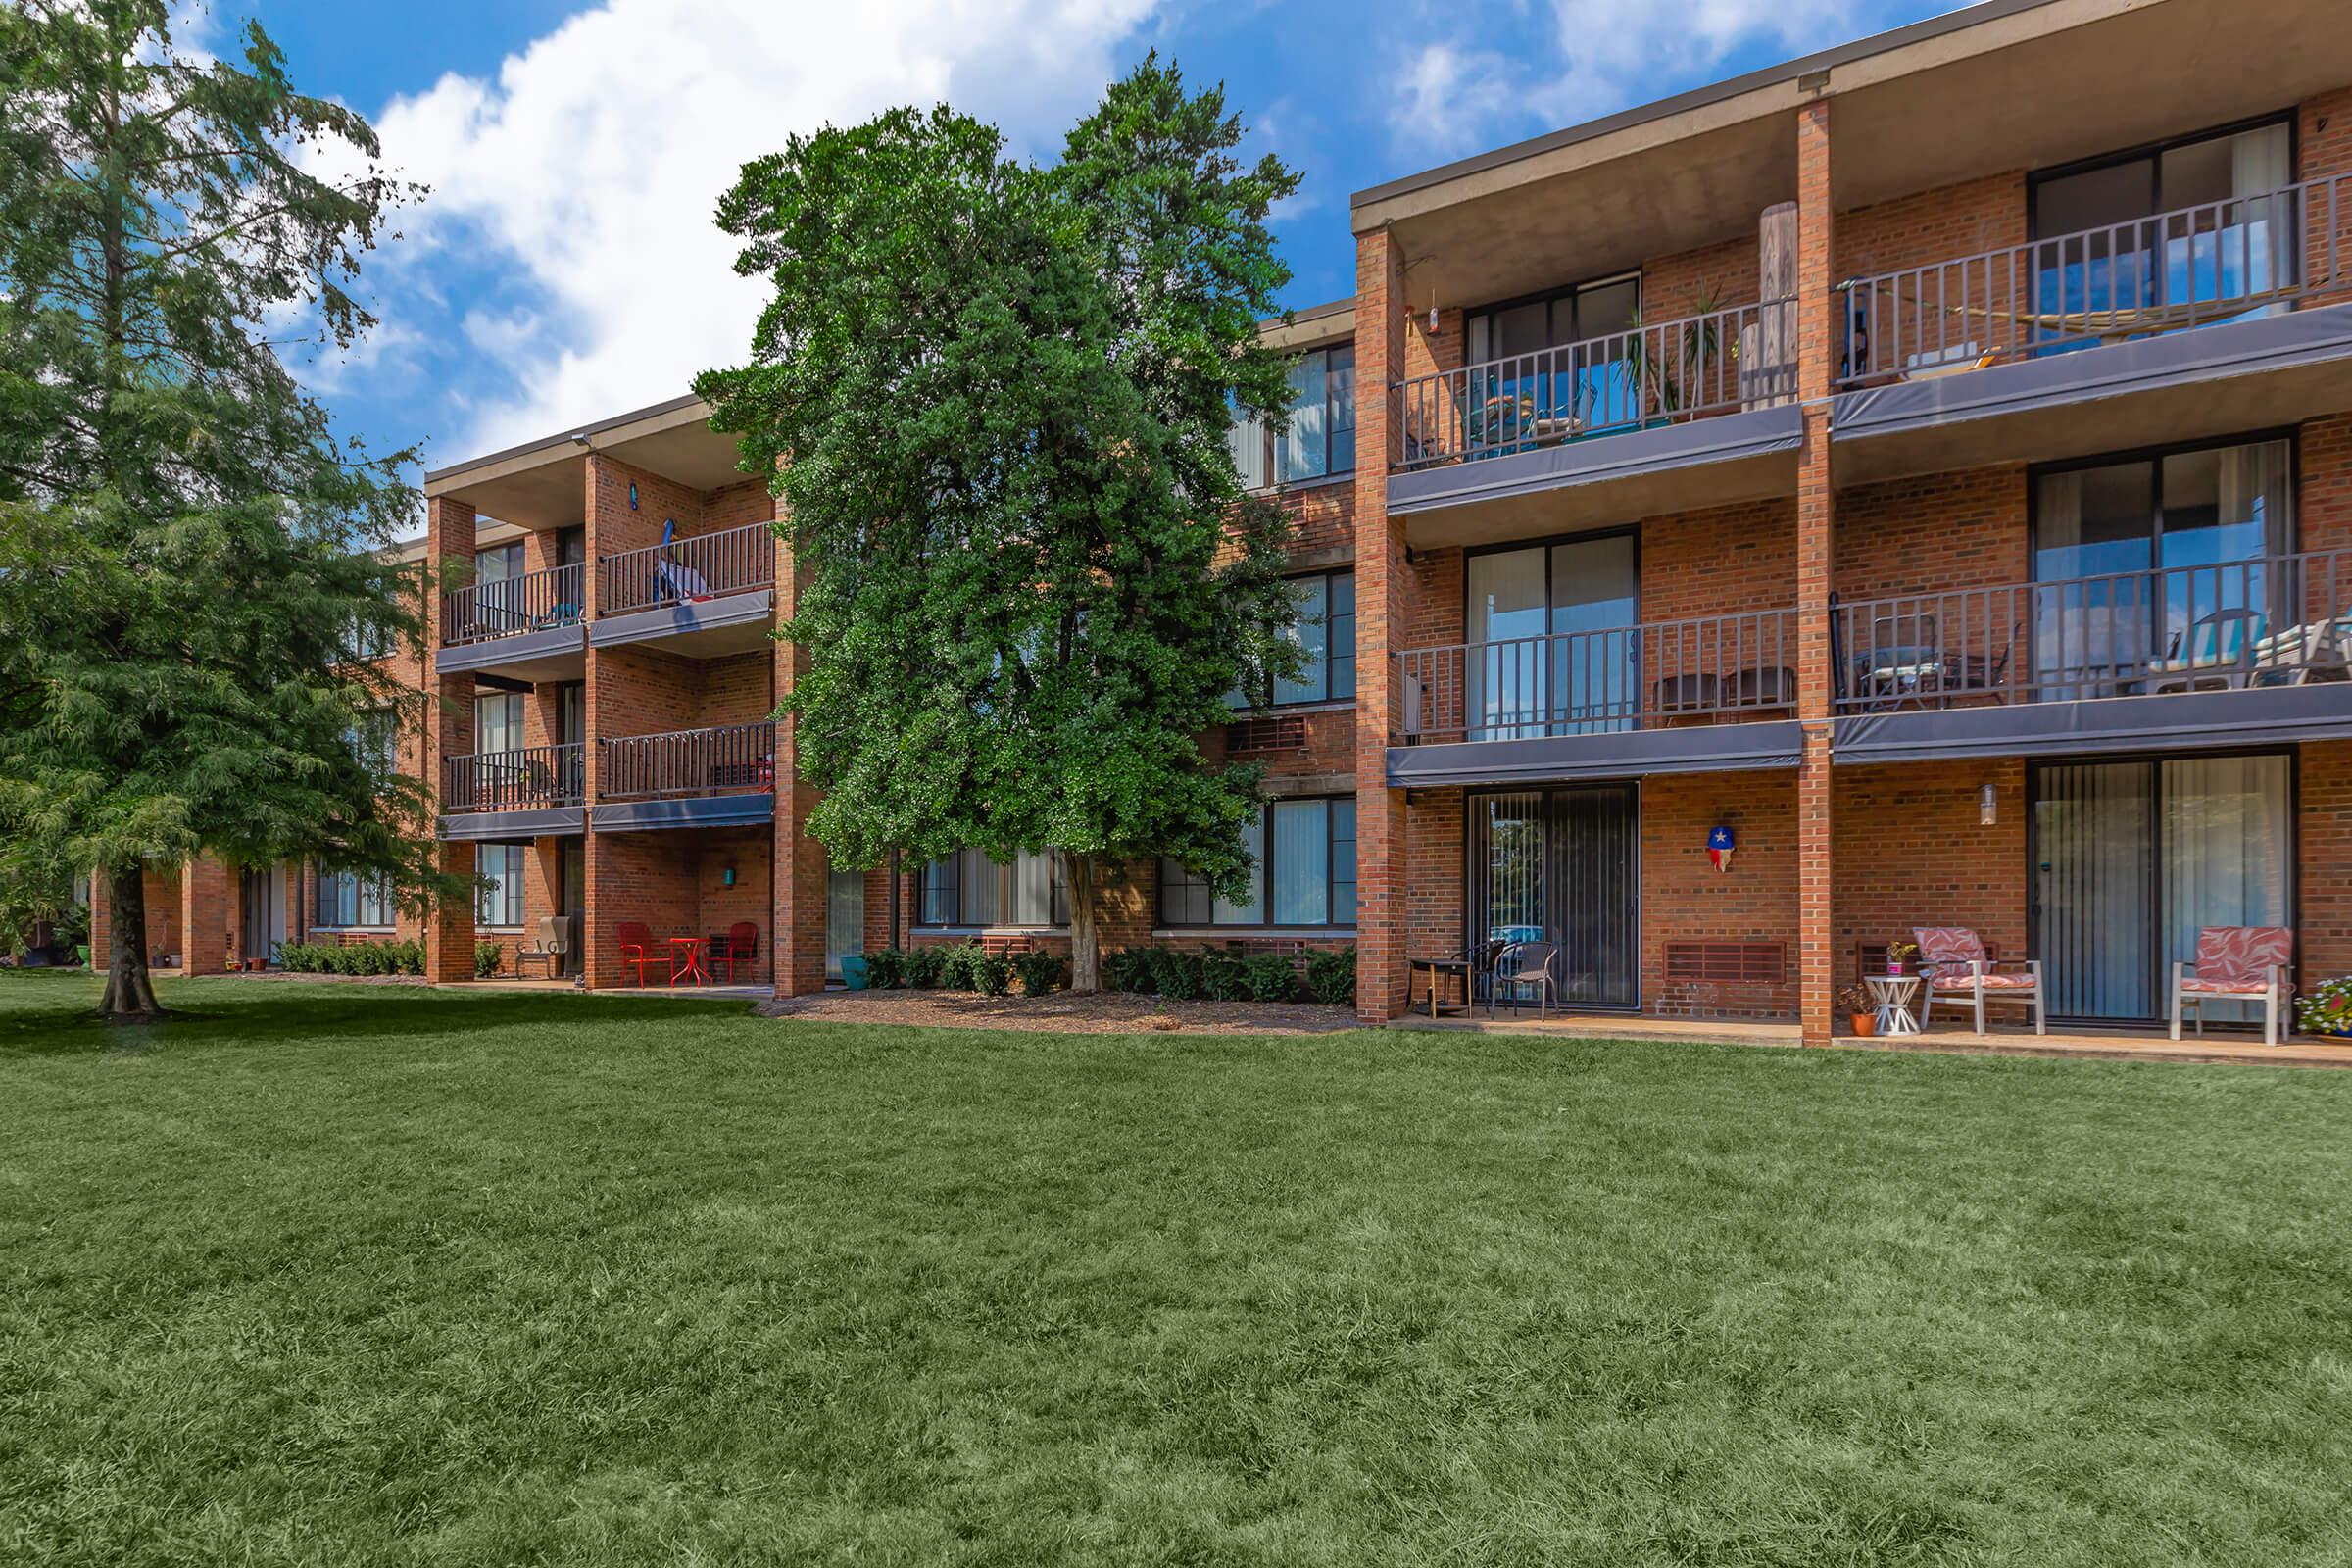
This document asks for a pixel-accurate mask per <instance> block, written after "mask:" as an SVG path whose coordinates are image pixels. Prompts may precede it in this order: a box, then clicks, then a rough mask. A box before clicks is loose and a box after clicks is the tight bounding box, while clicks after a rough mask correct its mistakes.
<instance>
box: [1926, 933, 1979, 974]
mask: <svg viewBox="0 0 2352 1568" xmlns="http://www.w3.org/2000/svg"><path fill="white" fill-rule="evenodd" d="M1911 934H1912V935H1913V936H1914V937H1916V938H1918V939H1919V956H1920V959H1921V961H1922V962H1925V963H1935V964H1943V965H1946V966H1949V967H1955V968H1959V969H1963V970H1965V969H1966V968H1967V967H1968V966H1969V965H1970V964H1972V963H1981V962H1983V961H1984V958H1985V944H1984V943H1982V942H1979V941H1978V940H1977V934H1976V933H1975V932H1974V931H1971V930H1970V929H1969V928H1968V927H1966V926H1964V925H1923V926H1918V927H1915V928H1914V929H1913V930H1912V932H1911Z"/></svg>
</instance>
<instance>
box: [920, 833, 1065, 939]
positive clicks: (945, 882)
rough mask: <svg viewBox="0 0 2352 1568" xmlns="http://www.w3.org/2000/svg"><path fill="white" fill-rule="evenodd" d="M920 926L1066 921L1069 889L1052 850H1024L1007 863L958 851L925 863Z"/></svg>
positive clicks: (1048, 923)
mask: <svg viewBox="0 0 2352 1568" xmlns="http://www.w3.org/2000/svg"><path fill="white" fill-rule="evenodd" d="M916 912H917V915H918V919H917V920H916V923H917V924H918V925H945V926H967V925H968V926H992V925H1066V924H1068V923H1069V918H1070V899H1069V889H1068V888H1067V887H1066V886H1065V885H1064V884H1063V882H1062V879H1061V864H1060V860H1059V858H1057V857H1056V856H1055V855H1054V852H1053V851H1051V850H1029V851H1023V852H1022V853H1021V855H1020V856H1019V857H1017V858H1015V859H1014V860H1013V861H1012V863H1010V864H1009V865H1007V864H1004V863H1001V862H999V861H996V860H992V859H990V858H988V857H987V856H986V855H983V854H982V853H981V852H980V851H978V850H958V851H956V853H955V854H954V855H950V856H946V857H943V858H940V859H937V860H933V861H932V862H931V863H930V864H928V865H926V866H924V867H923V881H922V897H921V900H920V901H919V903H918V904H917V905H916Z"/></svg>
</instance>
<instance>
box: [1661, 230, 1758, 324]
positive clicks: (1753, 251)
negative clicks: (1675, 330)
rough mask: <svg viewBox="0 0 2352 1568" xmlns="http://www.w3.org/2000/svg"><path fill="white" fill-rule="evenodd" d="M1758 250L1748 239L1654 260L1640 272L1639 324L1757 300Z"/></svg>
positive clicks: (1744, 236)
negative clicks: (1640, 304) (1641, 321)
mask: <svg viewBox="0 0 2352 1568" xmlns="http://www.w3.org/2000/svg"><path fill="white" fill-rule="evenodd" d="M1760 248H1761V247H1760V246H1759V245H1758V243H1757V240H1756V236H1755V235H1754V234H1752V233H1749V234H1742V235H1741V236H1740V237H1739V238H1738V239H1727V240H1725V241H1723V242H1722V243H1721V244H1717V245H1705V246H1701V247H1699V248H1698V249H1696V250H1689V251H1680V252H1677V253H1676V254H1674V255H1672V256H1659V257H1654V258H1652V259H1651V260H1649V261H1647V262H1644V263H1643V264H1642V320H1643V321H1644V322H1647V323H1650V324H1653V325H1654V324H1658V323H1662V322H1666V321H1675V320H1680V319H1683V318H1685V317H1689V316H1695V315H1697V314H1698V313H1699V311H1700V309H1701V308H1702V307H1704V308H1706V309H1709V310H1729V309H1730V308H1731V307H1733V306H1736V305H1753V304H1755V303H1756V302H1757V300H1758V299H1759V298H1760V297H1761V294H1762V289H1761V286H1760V285H1761V282H1762V278H1761V272H1762V270H1763V267H1762V262H1761V260H1760V257H1759V251H1760Z"/></svg>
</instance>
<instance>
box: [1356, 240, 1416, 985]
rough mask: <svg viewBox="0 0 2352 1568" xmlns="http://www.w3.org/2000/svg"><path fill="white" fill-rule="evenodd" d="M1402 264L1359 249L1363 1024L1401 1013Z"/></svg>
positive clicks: (1359, 933)
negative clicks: (1397, 737)
mask: <svg viewBox="0 0 2352 1568" xmlns="http://www.w3.org/2000/svg"><path fill="white" fill-rule="evenodd" d="M1403 267H1404V260H1403V257H1402V255H1401V254H1400V253H1399V251H1398V249H1397V242H1396V240H1395V238H1394V237H1393V236H1391V235H1390V234H1389V233H1388V231H1387V230H1385V229H1384V230H1381V231H1379V232H1376V233H1370V234H1360V235H1358V236H1356V247H1355V443H1356V445H1355V450H1356V469H1355V648H1356V659H1355V671H1356V674H1355V879H1356V881H1355V889H1356V891H1355V939H1356V950H1355V951H1356V980H1355V1011H1356V1016H1357V1017H1358V1018H1360V1019H1362V1020H1363V1021H1364V1022H1366V1023H1381V1022H1385V1021H1386V1020H1388V1019H1390V1018H1393V1017H1396V1016H1397V1014H1398V1013H1400V1012H1402V1011H1403V1010H1404V1001H1405V956H1406V955H1405V907H1406V901H1407V895H1408V893H1409V891H1410V890H1409V889H1408V888H1407V886H1406V854H1405V804H1404V792H1403V791H1402V790H1394V789H1391V788H1389V765H1388V764H1389V759H1388V748H1389V733H1390V729H1391V718H1392V715H1393V714H1394V713H1395V712H1396V710H1397V704H1396V700H1395V697H1394V695H1393V694H1392V692H1391V689H1390V688H1391V687H1392V685H1393V684H1394V683H1395V681H1396V676H1397V671H1396V665H1395V663H1394V662H1392V660H1391V659H1390V653H1391V650H1392V649H1393V648H1394V647H1395V646H1396V641H1397V637H1399V636H1401V634H1402V632H1403V629H1404V627H1405V625H1406V623H1407V621H1406V613H1405V609H1406V606H1405V597H1406V593H1407V580H1406V570H1405V564H1404V529H1403V525H1402V524H1401V523H1398V522H1395V521H1392V520H1391V519H1390V517H1389V464H1390V461H1391V459H1392V458H1393V457H1394V455H1395V452H1396V448H1397V431H1396V429H1395V413H1396V403H1395V400H1394V398H1393V396H1392V394H1391V392H1390V386H1391V383H1393V382H1394V381H1395V380H1396V379H1397V375H1398V373H1399V372H1400V371H1401V369H1402V368H1403V365H1404V281H1403Z"/></svg>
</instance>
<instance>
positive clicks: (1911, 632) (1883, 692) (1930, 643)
mask: <svg viewBox="0 0 2352 1568" xmlns="http://www.w3.org/2000/svg"><path fill="white" fill-rule="evenodd" d="M1943 677H1944V657H1943V647H1942V645H1941V644H1940V643H1939V642H1938V641H1937V640H1936V617H1935V616H1934V615H1924V614H1894V615H1880V616H1878V617H1877V618H1876V619H1874V620H1872V621H1871V623H1870V645H1869V646H1868V647H1867V648H1864V649H1862V650H1861V651H1859V652H1858V653H1856V654H1855V656H1854V690H1855V693H1856V695H1858V696H1864V697H1870V698H1875V699H1878V700H1880V701H1895V700H1899V699H1901V698H1903V697H1906V696H1917V695H1918V694H1920V693H1922V692H1933V691H1936V690H1939V689H1940V688H1941V687H1942V685H1943Z"/></svg>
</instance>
